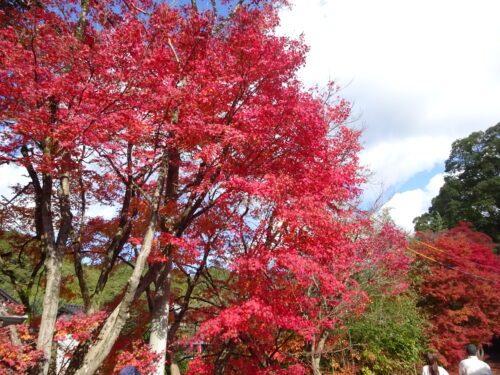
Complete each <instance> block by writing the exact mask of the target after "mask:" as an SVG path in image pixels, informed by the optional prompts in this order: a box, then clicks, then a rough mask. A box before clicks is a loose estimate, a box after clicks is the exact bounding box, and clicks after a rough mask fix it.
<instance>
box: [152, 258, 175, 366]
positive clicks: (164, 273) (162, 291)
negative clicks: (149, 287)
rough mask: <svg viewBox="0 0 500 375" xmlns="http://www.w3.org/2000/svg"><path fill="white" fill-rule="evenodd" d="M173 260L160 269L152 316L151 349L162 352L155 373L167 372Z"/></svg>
mask: <svg viewBox="0 0 500 375" xmlns="http://www.w3.org/2000/svg"><path fill="white" fill-rule="evenodd" d="M171 270H172V261H171V260H170V259H169V260H168V261H167V262H166V263H165V264H164V265H163V267H162V269H161V271H160V277H159V279H158V282H157V285H156V294H155V298H154V302H153V312H152V317H151V336H150V337H149V345H150V346H151V351H152V352H155V353H158V354H160V357H159V358H158V360H157V361H156V368H155V370H154V372H153V373H152V374H153V375H164V374H165V362H166V359H167V358H166V354H167V340H168V314H169V307H170V279H171V276H170V271H171Z"/></svg>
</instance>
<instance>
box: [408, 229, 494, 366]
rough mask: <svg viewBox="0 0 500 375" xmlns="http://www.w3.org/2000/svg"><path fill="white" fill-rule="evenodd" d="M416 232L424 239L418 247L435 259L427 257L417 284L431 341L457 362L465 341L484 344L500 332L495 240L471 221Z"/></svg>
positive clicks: (449, 361) (450, 361)
mask: <svg viewBox="0 0 500 375" xmlns="http://www.w3.org/2000/svg"><path fill="white" fill-rule="evenodd" d="M417 238H418V239H419V240H422V241H423V242H425V243H422V242H417V243H415V244H414V247H415V250H417V251H418V252H420V253H422V254H424V255H426V256H428V257H429V258H432V259H433V261H429V260H424V262H425V263H426V265H427V268H425V269H424V270H423V272H422V277H423V282H422V284H421V285H420V286H419V292H420V295H421V298H422V301H421V305H422V307H423V309H424V310H425V311H426V312H427V313H428V316H429V319H430V322H431V326H430V328H429V335H430V344H431V346H432V347H433V348H434V349H436V350H437V351H438V352H439V353H440V354H441V355H442V357H443V359H444V360H443V362H445V364H449V365H456V364H457V363H458V362H459V360H460V359H463V357H464V355H465V353H464V348H465V345H466V344H468V343H475V344H476V345H478V346H482V345H486V344H488V343H489V342H490V341H491V340H492V339H493V337H495V336H498V335H499V334H500V315H499V314H498V312H499V311H500V288H498V285H499V284H500V261H499V259H498V256H497V255H495V254H494V248H495V245H494V243H493V242H492V240H491V239H490V238H489V237H488V236H486V235H485V234H482V233H479V232H474V231H473V230H472V229H471V225H469V224H467V223H460V224H459V225H457V226H456V227H455V228H453V229H450V230H447V231H445V232H442V233H439V234H432V233H425V232H423V233H419V234H418V236H417Z"/></svg>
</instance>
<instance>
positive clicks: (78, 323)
mask: <svg viewBox="0 0 500 375" xmlns="http://www.w3.org/2000/svg"><path fill="white" fill-rule="evenodd" d="M106 316H107V313H106V312H105V311H97V312H95V313H93V314H90V315H86V314H84V313H80V314H75V315H73V316H71V317H70V318H69V319H66V318H65V317H64V316H63V317H62V318H60V319H59V320H58V321H57V322H56V335H55V336H54V340H55V341H64V340H65V338H66V337H67V336H71V337H72V338H73V339H74V340H76V341H78V342H84V341H86V340H88V339H90V338H91V337H92V335H93V334H94V333H95V331H96V329H97V328H98V327H100V325H101V324H102V322H103V321H104V319H105V318H106Z"/></svg>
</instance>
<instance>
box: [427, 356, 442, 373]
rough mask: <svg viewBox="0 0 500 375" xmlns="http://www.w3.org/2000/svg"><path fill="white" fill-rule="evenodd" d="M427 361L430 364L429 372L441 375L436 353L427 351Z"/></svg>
mask: <svg viewBox="0 0 500 375" xmlns="http://www.w3.org/2000/svg"><path fill="white" fill-rule="evenodd" d="M425 362H427V365H428V366H429V373H430V374H431V375H439V367H438V362H437V356H436V354H435V353H431V352H427V353H425Z"/></svg>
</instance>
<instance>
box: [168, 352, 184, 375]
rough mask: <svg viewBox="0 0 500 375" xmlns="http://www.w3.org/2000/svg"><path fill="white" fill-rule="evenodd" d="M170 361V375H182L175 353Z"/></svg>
mask: <svg viewBox="0 0 500 375" xmlns="http://www.w3.org/2000/svg"><path fill="white" fill-rule="evenodd" d="M169 359H170V375H181V370H180V368H179V365H178V364H177V361H176V360H175V355H174V353H170V355H169Z"/></svg>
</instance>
